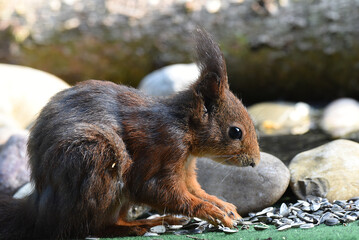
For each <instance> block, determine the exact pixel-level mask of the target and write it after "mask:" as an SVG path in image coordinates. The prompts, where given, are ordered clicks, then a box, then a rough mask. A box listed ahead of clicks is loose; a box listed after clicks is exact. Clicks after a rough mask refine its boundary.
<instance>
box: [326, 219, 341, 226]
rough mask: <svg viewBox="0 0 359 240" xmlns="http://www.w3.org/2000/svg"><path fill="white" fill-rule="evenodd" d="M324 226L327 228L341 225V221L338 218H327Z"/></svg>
mask: <svg viewBox="0 0 359 240" xmlns="http://www.w3.org/2000/svg"><path fill="white" fill-rule="evenodd" d="M324 224H325V225H327V226H334V225H337V224H339V220H338V219H337V218H327V219H326V220H325V221H324Z"/></svg>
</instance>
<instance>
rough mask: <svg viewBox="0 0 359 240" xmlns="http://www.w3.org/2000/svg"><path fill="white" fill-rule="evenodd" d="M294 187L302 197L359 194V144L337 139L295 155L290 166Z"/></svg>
mask: <svg viewBox="0 0 359 240" xmlns="http://www.w3.org/2000/svg"><path fill="white" fill-rule="evenodd" d="M289 169H290V173H291V183H290V184H291V187H292V189H293V191H294V193H295V194H296V195H297V196H298V197H299V198H300V199H306V197H307V196H310V195H312V196H318V197H326V198H328V200H329V201H334V200H336V199H341V200H346V199H350V198H352V197H355V196H359V187H358V186H359V180H358V172H359V144H358V143H356V142H353V141H349V140H335V141H332V142H330V143H327V144H324V145H322V146H319V147H317V148H314V149H312V150H309V151H305V152H302V153H299V154H298V155H296V156H295V157H294V158H293V160H292V161H291V163H290V165H289Z"/></svg>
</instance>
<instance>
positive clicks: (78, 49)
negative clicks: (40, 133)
mask: <svg viewBox="0 0 359 240" xmlns="http://www.w3.org/2000/svg"><path fill="white" fill-rule="evenodd" d="M197 26H202V27H204V28H205V29H206V30H207V31H208V32H210V33H211V34H212V35H213V36H214V38H215V40H216V41H218V42H219V44H220V46H221V49H222V50H223V53H224V56H225V58H226V61H227V65H228V72H229V79H230V83H231V88H232V89H233V90H234V91H235V92H237V93H238V94H239V96H240V97H241V98H243V100H244V102H245V103H247V104H252V103H256V102H259V101H265V100H290V101H307V102H308V101H330V100H333V99H336V98H338V97H344V96H345V97H356V96H357V95H358V92H359V41H358V40H359V1H358V0H207V1H206V0H199V1H195V0H132V1H128V0H26V1H25V0H11V1H8V0H0V62H3V63H12V64H20V65H25V66H30V67H33V68H37V69H40V70H44V71H46V72H49V73H52V74H54V75H56V76H58V77H60V78H62V79H64V80H65V81H66V82H68V83H69V84H71V85H72V84H75V83H76V82H79V81H83V80H87V79H103V80H110V81H114V82H117V83H123V84H127V85H131V86H134V87H136V86H137V85H138V83H139V82H140V80H141V79H142V78H143V77H144V76H145V75H147V74H148V73H150V72H151V71H153V70H155V69H158V68H161V67H163V66H166V65H169V64H174V63H189V62H191V61H192V59H193V43H192V35H191V32H192V31H193V30H194V29H195V28H196V27H197Z"/></svg>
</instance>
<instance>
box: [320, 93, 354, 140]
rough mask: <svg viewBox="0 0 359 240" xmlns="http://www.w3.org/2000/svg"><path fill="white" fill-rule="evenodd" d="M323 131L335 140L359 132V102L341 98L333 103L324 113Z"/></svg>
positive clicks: (321, 124)
mask: <svg viewBox="0 0 359 240" xmlns="http://www.w3.org/2000/svg"><path fill="white" fill-rule="evenodd" d="M320 126H321V127H322V129H323V130H324V131H325V132H327V133H328V134H330V135H331V136H332V137H334V138H340V137H347V136H349V135H350V134H352V133H354V132H358V131H359V102H358V101H356V100H354V99H351V98H341V99H338V100H335V101H333V102H331V103H330V104H329V105H328V106H327V107H326V108H325V109H324V112H323V117H322V119H321V122H320Z"/></svg>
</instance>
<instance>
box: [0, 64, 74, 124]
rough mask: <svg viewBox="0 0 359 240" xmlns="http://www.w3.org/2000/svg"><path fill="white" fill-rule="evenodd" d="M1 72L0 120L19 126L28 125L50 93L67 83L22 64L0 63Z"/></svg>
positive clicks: (52, 93) (66, 85)
mask: <svg viewBox="0 0 359 240" xmlns="http://www.w3.org/2000/svg"><path fill="white" fill-rule="evenodd" d="M0 75H1V81H0V121H1V120H3V119H6V121H7V122H11V123H12V124H13V125H14V126H15V127H18V128H26V127H28V126H29V124H30V123H31V122H32V121H33V120H34V119H35V117H36V115H37V114H38V113H39V112H40V110H41V109H42V107H43V106H44V105H45V104H46V103H47V102H48V100H49V99H50V97H52V96H53V95H54V94H55V93H57V92H59V91H61V90H63V89H65V88H68V87H69V85H68V84H67V83H65V82H64V81H63V80H61V79H59V78H58V77H55V76H54V75H51V74H49V73H46V72H43V71H40V70H36V69H32V68H28V67H24V66H17V65H10V64H0ZM1 125H2V123H1V122H0V126H1Z"/></svg>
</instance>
